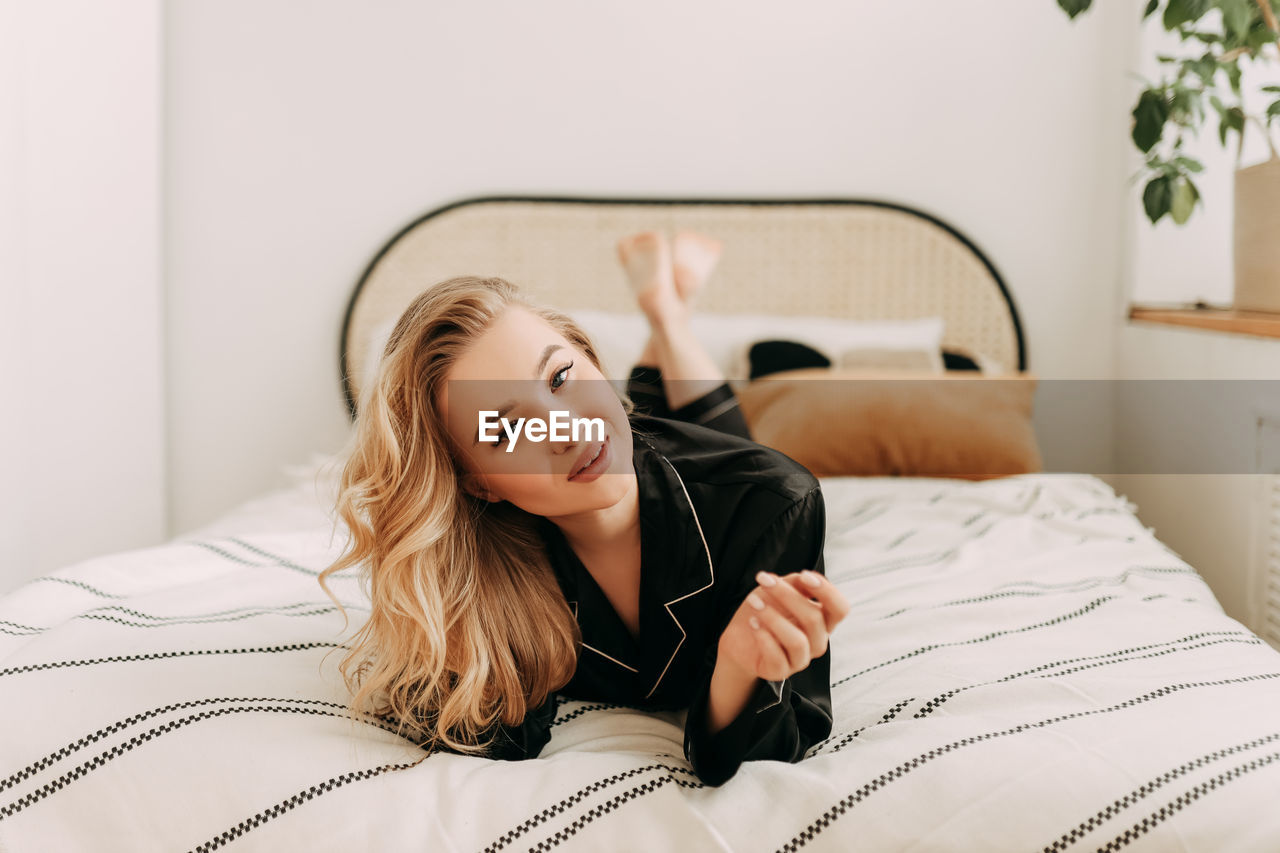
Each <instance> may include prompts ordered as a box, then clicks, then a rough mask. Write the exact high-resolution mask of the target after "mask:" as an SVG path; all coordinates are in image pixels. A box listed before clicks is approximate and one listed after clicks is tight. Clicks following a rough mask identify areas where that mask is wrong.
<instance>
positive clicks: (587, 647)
mask: <svg viewBox="0 0 1280 853" xmlns="http://www.w3.org/2000/svg"><path fill="white" fill-rule="evenodd" d="M569 604H571V605H572V606H573V618H574V620H575V621H577V619H578V602H577V601H570V602H569ZM582 647H583V648H584V649H590V650H591V651H593V652H595V653H596V654H598V655H600V657H602V658H607V659H608V660H611V661H613V662H614V663H616V664H617V665H618V666H620V667H622V668H623V669H629V670H631V671H632V672H634V673H636V674H637V675H639V674H640V670H638V669H636V668H635V667H634V666H627V665H626V664H625V663H623V662H622V661H620V660H618V659H617V658H615V657H613V656H612V655H608V654H605V653H604V652H602V651H600V650H599V649H597V648H596V647H595V646H589V645H587V644H586V643H583V644H582Z"/></svg>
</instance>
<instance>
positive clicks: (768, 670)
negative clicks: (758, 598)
mask: <svg viewBox="0 0 1280 853" xmlns="http://www.w3.org/2000/svg"><path fill="white" fill-rule="evenodd" d="M751 619H752V620H753V621H752V625H751V627H752V631H751V633H752V635H753V636H754V637H755V638H756V650H757V651H758V652H759V656H758V657H757V659H756V661H757V662H756V676H757V677H759V678H763V679H765V680H766V681H777V680H778V679H781V678H786V677H787V674H788V673H790V672H791V663H790V660H789V659H788V658H787V652H786V649H784V648H782V646H781V645H780V644H779V643H778V640H777V639H776V638H775V637H774V636H773V632H772V631H770V630H769V629H768V628H766V627H765V625H764V622H763V621H762V620H761V619H760V617H759V616H752V617H751Z"/></svg>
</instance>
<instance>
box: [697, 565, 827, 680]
mask: <svg viewBox="0 0 1280 853" xmlns="http://www.w3.org/2000/svg"><path fill="white" fill-rule="evenodd" d="M806 578H810V579H814V580H816V581H817V584H816V585H814V584H813V583H812V582H811V580H806ZM756 581H757V583H758V584H759V585H758V586H757V587H756V588H755V589H754V590H752V591H751V593H750V594H749V595H748V596H747V597H746V599H744V600H743V602H742V604H741V605H739V606H738V609H737V610H736V611H735V612H734V614H733V618H732V619H730V620H729V625H728V626H727V627H726V628H725V629H724V633H723V634H721V635H720V643H719V651H718V652H717V655H718V656H717V662H718V663H717V665H720V664H724V665H729V666H733V667H735V668H736V669H738V670H740V671H741V672H742V673H743V674H745V675H749V676H752V677H758V678H763V679H764V680H766V681H780V680H782V679H784V678H787V677H788V676H790V675H792V674H794V673H797V672H799V671H800V670H802V669H804V668H805V667H807V666H808V665H809V662H810V661H811V660H813V659H814V658H816V657H820V656H821V655H822V654H824V653H825V652H826V650H827V644H828V638H829V637H830V634H831V632H832V631H833V630H834V629H835V627H836V625H838V624H839V623H840V621H841V620H842V619H844V617H845V616H847V615H848V614H849V602H848V600H847V599H846V598H845V597H844V595H843V594H842V593H841V592H840V590H838V589H836V588H835V586H834V585H833V584H832V583H831V581H829V580H827V579H826V578H825V577H824V576H822V575H821V574H819V573H818V572H813V571H804V572H792V573H790V574H786V575H775V574H773V573H771V572H760V573H758V574H757V575H756ZM813 599H817V600H816V601H814V600H813ZM753 602H759V604H760V605H762V606H761V607H756V606H755V605H754V604H753Z"/></svg>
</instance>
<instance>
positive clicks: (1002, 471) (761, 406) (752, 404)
mask: <svg viewBox="0 0 1280 853" xmlns="http://www.w3.org/2000/svg"><path fill="white" fill-rule="evenodd" d="M1035 386H1036V378H1035V377H1034V376H1033V375H1032V374H1029V373H1013V374H1007V375H998V376H983V375H981V374H978V375H975V374H974V373H973V372H972V371H949V372H946V373H942V374H938V373H910V374H904V373H903V372H901V371H896V372H895V371H868V370H857V371H850V370H835V369H830V368H807V369H804V370H788V371H785V372H782V373H774V374H771V375H769V376H765V377H762V378H760V379H757V380H755V381H753V382H751V383H749V384H747V385H746V386H744V387H743V388H741V389H740V390H738V392H737V394H738V400H739V404H740V405H741V407H742V413H743V415H744V416H745V417H746V419H747V424H748V426H750V428H751V434H752V437H753V438H754V439H755V440H756V441H758V442H759V443H761V444H764V445H767V446H769V447H772V448H775V449H776V450H780V451H782V452H783V453H785V454H786V455H787V456H790V457H791V458H792V459H794V460H796V461H797V462H799V463H800V464H801V465H804V466H805V467H806V468H808V469H809V470H810V471H811V472H812V473H813V474H814V475H815V476H819V477H823V476H840V475H861V476H875V477H883V476H911V477H957V478H961V479H966V480H984V479H989V478H991V477H1003V476H1008V475H1010V474H1025V473H1030V472H1033V471H1040V470H1042V461H1041V457H1040V449H1039V446H1038V445H1037V444H1036V436H1035V430H1034V428H1033V427H1032V425H1031V412H1032V399H1033V397H1034V396H1035Z"/></svg>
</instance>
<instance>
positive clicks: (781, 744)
mask: <svg viewBox="0 0 1280 853" xmlns="http://www.w3.org/2000/svg"><path fill="white" fill-rule="evenodd" d="M825 532H826V514H825V506H824V504H823V500H822V493H821V491H820V490H819V489H818V488H816V487H815V488H814V489H813V490H811V491H810V492H809V493H807V494H806V495H805V496H804V497H803V498H801V499H799V500H798V501H796V503H795V504H793V505H792V506H791V507H790V508H789V509H787V510H786V511H784V512H783V513H782V514H781V515H780V516H779V517H778V518H777V519H776V520H774V521H773V522H772V523H770V524H769V525H768V527H767V528H766V529H765V531H764V533H763V534H762V535H761V536H760V537H759V538H758V539H757V540H755V541H754V542H753V543H752V544H751V548H750V549H749V550H747V551H744V553H749V554H751V558H750V563H751V565H750V566H744V567H743V570H742V572H741V573H740V575H739V576H738V577H739V578H740V579H739V580H738V582H737V584H736V586H735V588H734V589H733V590H732V592H731V594H730V595H729V596H728V597H727V599H726V600H725V603H724V606H723V609H724V611H726V612H724V613H722V615H721V619H720V625H719V627H720V630H721V631H723V629H724V627H725V626H727V624H728V623H729V621H730V619H731V618H732V615H733V613H734V612H736V611H737V610H738V608H739V607H740V606H742V602H743V600H744V599H745V598H746V596H747V595H748V594H749V593H750V592H751V591H752V590H754V589H755V588H756V581H755V574H756V572H757V571H758V570H760V569H763V570H765V571H769V572H774V573H778V574H790V573H792V572H799V571H801V570H804V569H811V570H813V571H815V572H817V573H818V574H825V566H824V563H823V558H822V549H823V545H824V540H825ZM784 582H785V581H784ZM824 583H825V581H824ZM719 652H720V649H719V644H713V645H712V646H711V647H710V648H708V650H707V652H706V654H705V656H704V660H703V667H702V677H701V679H700V687H699V689H698V690H697V691H695V694H694V698H693V700H692V702H691V703H690V706H689V716H688V719H687V721H686V725H685V755H686V757H687V758H688V759H689V762H690V764H691V765H693V769H694V772H695V773H697V774H698V776H699V778H701V779H702V781H703V782H704V783H706V784H708V785H720V784H722V783H724V782H725V781H727V780H728V779H729V778H730V777H732V776H733V775H734V774H735V773H736V772H737V770H738V768H739V767H740V765H741V764H742V762H743V761H750V760H756V759H771V760H777V761H788V762H796V761H799V760H800V759H801V758H803V757H804V754H805V752H806V751H808V749H809V747H811V746H812V745H813V744H814V743H817V742H818V741H820V740H823V739H824V738H826V737H827V736H828V735H829V734H830V733H831V728H832V714H831V684H830V671H831V652H830V649H829V648H828V649H826V650H825V651H824V652H823V653H822V654H821V655H820V656H818V657H814V658H813V659H812V660H811V661H810V662H809V665H808V666H807V667H805V668H804V669H802V670H799V671H798V672H794V673H793V674H791V675H790V676H787V677H786V678H782V679H779V680H775V681H768V680H765V679H763V678H756V677H753V678H752V679H751V680H750V681H749V682H747V681H746V678H745V675H743V674H742V673H743V671H742V670H741V669H740V668H737V667H734V666H731V665H727V664H728V661H727V660H726V661H718V658H719ZM744 682H746V683H744ZM744 693H745V698H744ZM725 720H728V722H727V723H725V722H724V721H725ZM721 723H724V724H723V725H721Z"/></svg>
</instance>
